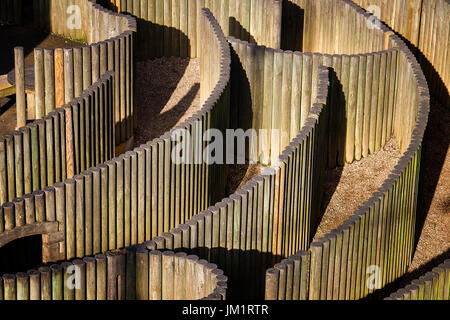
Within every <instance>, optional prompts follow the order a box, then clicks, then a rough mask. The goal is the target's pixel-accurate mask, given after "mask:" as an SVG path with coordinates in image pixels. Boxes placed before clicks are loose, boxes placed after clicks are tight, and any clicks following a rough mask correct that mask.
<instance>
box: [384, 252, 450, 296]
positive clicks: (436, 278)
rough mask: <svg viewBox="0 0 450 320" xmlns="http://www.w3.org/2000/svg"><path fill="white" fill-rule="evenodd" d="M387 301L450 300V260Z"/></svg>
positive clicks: (395, 293) (400, 290)
mask: <svg viewBox="0 0 450 320" xmlns="http://www.w3.org/2000/svg"><path fill="white" fill-rule="evenodd" d="M385 300H450V260H445V261H444V262H443V263H441V264H440V265H438V266H437V267H435V268H433V270H432V271H430V272H427V273H426V274H424V275H423V276H421V277H420V278H418V279H415V280H413V281H412V282H411V284H409V285H407V286H406V287H404V288H401V289H399V290H398V291H397V292H394V293H393V294H391V295H390V296H389V297H387V298H385Z"/></svg>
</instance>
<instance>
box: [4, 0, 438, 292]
mask: <svg viewBox="0 0 450 320" xmlns="http://www.w3.org/2000/svg"><path fill="white" fill-rule="evenodd" d="M88 2H89V3H90V2H91V1H88ZM101 3H102V4H104V5H105V6H106V5H107V6H108V7H109V8H110V9H113V10H117V11H119V12H124V13H126V12H128V13H131V14H133V15H134V16H135V17H136V18H137V30H138V32H137V35H136V38H137V39H140V41H136V42H135V43H134V45H135V46H136V47H137V51H135V52H134V53H133V51H131V50H130V51H129V52H130V53H129V56H128V55H127V54H126V55H125V56H128V57H129V58H130V60H128V59H126V60H125V62H126V63H125V69H126V68H127V66H129V69H127V70H133V66H132V60H133V56H134V55H136V56H140V58H148V57H153V56H161V55H169V56H170V55H180V56H191V57H196V56H199V57H200V61H201V75H200V76H201V100H202V103H203V106H202V109H201V110H200V111H199V112H197V113H196V114H195V115H194V116H192V117H191V118H189V119H188V120H187V121H185V122H183V123H182V124H181V125H179V126H177V127H175V128H173V129H172V130H171V131H170V132H167V133H165V134H164V135H163V136H162V137H160V138H157V139H155V140H153V141H150V142H148V143H146V144H144V145H142V146H141V147H139V148H136V149H134V150H133V151H130V152H127V153H126V154H124V155H121V156H119V157H117V158H114V159H112V160H109V161H106V162H105V163H102V164H100V165H97V166H95V167H91V168H90V167H87V166H85V167H82V166H81V160H80V166H79V167H76V168H77V171H76V173H75V174H76V175H75V176H74V177H71V178H70V179H67V180H64V179H61V181H63V180H64V182H62V183H57V184H55V185H54V186H53V187H48V188H46V192H44V193H43V194H42V193H40V194H41V195H40V196H39V195H38V194H37V193H36V194H32V195H31V196H23V197H22V198H20V196H21V195H14V196H15V197H19V198H18V199H15V200H14V203H12V204H11V203H6V204H4V205H3V206H2V211H0V213H1V214H0V225H1V223H2V221H6V220H7V219H8V221H9V222H8V226H10V227H11V226H12V230H14V226H15V224H12V221H14V223H15V221H16V220H17V219H16V217H21V216H22V214H21V211H20V210H21V209H20V208H21V207H20V204H18V203H25V207H27V206H26V203H27V202H26V201H28V207H29V208H31V205H32V204H33V205H34V207H33V210H35V211H36V212H39V216H43V212H45V213H46V212H47V209H48V208H49V212H50V213H51V212H53V211H52V208H54V212H55V216H56V217H55V218H56V221H57V222H58V228H59V231H60V232H61V233H62V234H63V240H61V241H59V242H57V243H56V244H55V245H54V246H53V248H55V250H57V252H59V253H60V254H61V256H62V257H64V259H73V258H79V259H81V258H83V257H85V256H92V255H95V254H100V253H102V252H107V251H109V250H115V249H120V248H124V247H130V246H133V245H137V244H141V243H144V242H145V241H149V240H151V241H150V242H147V243H146V244H145V247H146V248H147V249H144V250H142V248H141V249H139V250H138V251H136V253H135V256H136V260H135V263H136V265H138V266H142V267H143V269H139V268H138V269H136V268H134V267H133V265H132V264H131V266H129V265H128V263H126V267H125V273H126V274H127V276H128V272H130V275H129V276H130V277H137V279H140V280H138V281H137V282H130V284H131V285H130V286H131V288H129V291H125V294H123V293H120V294H119V293H115V295H114V296H112V297H113V298H118V297H120V298H124V297H127V298H129V299H133V298H139V299H147V298H149V299H160V298H162V299H178V298H180V299H181V298H203V297H206V296H208V295H209V294H211V293H213V296H210V298H225V297H226V296H227V297H231V298H250V299H257V298H263V297H264V295H265V297H266V298H267V299H280V300H284V299H295V300H297V299H299V300H306V299H359V298H363V297H367V296H368V295H370V294H371V293H372V292H373V291H374V290H375V288H374V287H371V286H368V285H367V284H368V282H367V280H368V276H367V270H369V269H371V268H378V269H377V270H379V272H380V277H379V283H377V285H376V286H375V287H379V286H381V287H382V286H384V285H386V284H389V283H390V282H392V281H394V280H395V279H397V278H399V277H400V276H401V275H403V274H404V273H405V272H406V269H407V267H408V265H409V264H410V262H411V257H412V253H413V252H412V250H413V248H414V236H415V217H416V205H417V197H418V194H417V192H418V179H419V173H420V162H421V147H422V138H423V134H424V130H425V128H426V125H427V119H428V112H429V100H430V96H429V92H428V88H427V85H426V81H425V77H424V75H423V73H422V70H421V69H420V66H419V64H418V63H417V61H416V58H415V57H414V56H413V54H412V53H411V51H410V50H409V49H408V47H407V46H406V44H405V42H404V41H403V40H401V39H400V38H399V37H398V36H397V35H395V34H394V33H393V32H392V31H391V30H390V29H389V28H387V27H386V26H385V25H383V24H382V23H381V22H380V21H378V20H376V19H374V18H373V17H372V16H371V15H370V14H368V13H366V12H364V11H363V10H362V9H361V8H359V7H358V6H356V5H355V4H354V3H352V2H350V1H347V0H341V1H331V0H315V1H313V0H301V1H297V0H295V1H284V2H281V1H269V0H267V1H250V0H240V1H236V2H232V1H225V0H224V1H203V0H201V1H197V2H196V1H189V2H187V1H183V0H180V1H179V0H175V1H174V0H165V1H162V0H161V1H158V0H155V1H152V0H147V1H145V0H144V1H137V0H135V1H120V2H119V1H107V2H106V1H102V2H101ZM174 4H175V5H174ZM192 4H194V5H192ZM88 5H89V4H88ZM203 6H205V7H209V8H211V10H208V9H201V10H200V8H201V7H203ZM271 6H272V7H271ZM93 8H94V9H95V10H98V12H104V11H106V10H101V9H99V8H100V7H99V6H97V5H93ZM145 8H147V9H148V10H147V11H146V10H143V9H145ZM168 8H170V9H171V10H168ZM267 8H273V9H274V10H273V11H272V12H270V10H267ZM194 9H195V10H194ZM288 9H291V10H288ZM278 10H279V11H278ZM325 12H332V13H333V15H335V16H336V17H337V19H336V20H333V19H323V18H322V17H323V16H324V13H325ZM187 13H189V14H192V16H191V15H188V17H194V18H193V19H189V18H188V19H187V30H186V29H185V27H186V15H187ZM263 13H264V15H263ZM269 13H271V15H269ZM302 15H303V19H304V20H303V21H301V23H300V22H298V21H297V22H296V21H295V19H297V18H299V17H302ZM88 16H89V18H90V21H99V20H95V19H96V18H95V15H94V16H92V15H88ZM118 16H121V14H119V15H118ZM259 17H261V19H259ZM280 17H283V18H286V19H280ZM255 18H257V19H255ZM92 19H94V20H92ZM158 19H160V20H158ZM161 19H162V20H161ZM102 21H104V20H102ZM127 21H131V18H130V17H128V18H127ZM169 21H170V23H169ZM178 21H179V24H178ZM283 21H284V22H283ZM147 22H150V23H149V24H148V23H147ZM190 22H195V24H194V23H193V25H195V26H196V27H195V29H193V28H191V27H190V24H189V23H190ZM227 22H228V23H227ZM258 22H259V23H258ZM153 23H156V25H153ZM369 23H370V24H369ZM372 24H375V25H377V26H379V27H378V28H371V27H369V26H371V25H372ZM94 26H96V25H95V24H94ZM300 26H303V28H304V32H303V29H302V30H301V32H303V33H302V37H299V36H298V31H299V30H298V29H296V28H299V27H300ZM237 27H238V28H237ZM266 27H267V28H266ZM236 28H237V29H236ZM239 28H241V29H239ZM100 30H101V29H100ZM103 30H105V29H103ZM193 30H195V32H194V31H193ZM199 30H201V31H202V32H200V33H199V32H198V31H199ZM222 30H225V32H224V31H222ZM236 30H239V32H238V33H236V32H237V31H236ZM244 30H246V31H247V33H246V32H244ZM277 30H279V31H277ZM180 31H181V32H182V33H184V34H185V35H187V38H188V40H187V41H188V43H191V44H192V43H193V41H194V39H197V42H196V43H197V45H196V47H195V48H196V50H194V51H186V50H185V49H183V50H181V49H180V48H186V46H185V40H186V39H185V38H184V37H183V36H182V35H181V33H180ZM125 32H128V31H125ZM186 32H187V33H186ZM190 32H193V33H190ZM225 34H227V35H231V36H230V37H228V39H227V38H225ZM91 35H92V33H91ZM130 37H131V34H130ZM94 39H96V40H99V39H98V38H96V36H95V37H94ZM130 39H131V38H130ZM168 39H170V41H169V40H168ZM238 39H240V40H238ZM358 39H359V40H358ZM227 40H228V41H227ZM131 42H132V40H131V41H130V43H131ZM183 43H184V44H183ZM200 43H201V44H202V45H199V44H200ZM156 44H159V47H158V45H156ZM94 46H95V45H94ZM131 47H132V46H130V48H131ZM106 48H108V46H106ZM155 48H158V50H159V53H155ZM299 48H302V49H303V51H319V52H322V53H320V54H319V53H308V52H299V51H291V50H298V49H299ZM191 49H192V47H191ZM289 49H291V50H289ZM100 52H101V47H100ZM113 52H114V54H116V53H117V51H116V50H114V51H113ZM138 52H140V53H138ZM189 52H191V53H190V54H189ZM107 56H108V57H109V55H107ZM73 59H74V60H73V61H75V51H74V55H73ZM83 61H84V60H83ZM100 61H101V60H100ZM107 61H108V62H109V61H110V60H107ZM114 61H116V60H114ZM77 65H78V64H77ZM107 65H109V64H107ZM119 65H120V66H121V67H120V70H122V69H123V67H122V66H123V64H119ZM114 66H116V65H114ZM69 69H70V68H69ZM107 70H109V68H104V71H107ZM120 70H119V75H118V76H117V71H116V70H114V71H116V72H115V75H114V77H116V79H117V77H118V78H120V79H123V78H122V76H121V75H120V72H121V71H120ZM126 74H127V75H130V74H129V73H128V71H126ZM69 79H71V78H69ZM83 79H84V77H83ZM129 79H132V76H130V78H129ZM74 82H75V80H74ZM69 83H70V81H69ZM118 88H119V91H121V90H123V87H122V85H120V86H119V87H117V80H116V82H115V86H114V89H115V90H117V89H118ZM125 88H126V90H130V91H126V92H128V93H130V95H131V96H132V95H133V89H132V84H131V85H130V86H128V87H127V86H125ZM112 92H114V90H113V91H112ZM121 92H123V91H121ZM114 97H117V91H115V95H114ZM120 97H122V96H120ZM127 97H129V95H127ZM130 99H131V98H130ZM113 100H114V104H115V106H116V107H115V110H116V113H117V112H118V111H117V110H118V109H119V107H118V106H120V108H122V104H121V103H118V100H117V98H115V99H113ZM130 101H131V100H130ZM124 105H125V106H128V104H127V103H125V104H124ZM120 110H121V109H120ZM131 110H132V109H131ZM80 119H82V118H80ZM115 120H116V121H117V117H116V118H115ZM127 128H129V127H127ZM229 128H232V129H243V130H247V129H254V130H256V132H257V133H256V134H255V135H254V134H253V133H250V151H249V152H248V155H247V159H248V160H250V161H252V162H256V163H258V162H259V163H261V164H264V165H270V167H268V168H265V169H264V170H263V172H262V174H261V175H259V176H257V177H255V178H253V179H252V180H251V181H249V182H248V183H247V184H245V186H243V187H242V188H240V189H239V190H238V191H236V192H235V193H234V194H233V195H231V196H229V197H227V198H225V199H223V196H224V192H225V183H226V178H227V168H226V165H222V164H211V163H209V162H207V161H204V159H202V156H203V154H202V151H203V150H204V147H205V146H206V145H207V144H206V142H205V141H204V140H203V138H204V137H205V133H206V132H207V131H208V129H218V130H219V131H220V132H221V133H222V134H223V135H225V131H226V129H229ZM274 129H275V130H274ZM264 130H266V132H267V131H268V130H270V132H276V130H279V134H278V135H277V134H270V135H267V134H266V135H265V134H264ZM77 131H78V130H77ZM116 133H117V128H116ZM121 137H122V136H121ZM393 137H394V138H395V139H396V140H397V141H398V143H399V145H400V151H401V152H402V157H401V159H400V160H399V162H398V164H397V166H396V167H395V169H394V170H393V171H392V172H391V174H390V176H389V178H388V179H387V180H386V181H385V182H384V183H383V185H381V186H380V187H379V189H378V191H377V192H376V193H375V194H373V196H372V197H371V198H370V200H369V201H367V202H366V203H364V204H363V205H362V206H361V208H360V209H359V210H358V211H357V212H355V213H354V214H353V215H352V216H351V217H350V218H349V219H348V220H347V221H346V222H345V223H343V224H342V225H341V226H340V227H339V228H337V229H336V230H334V231H332V232H331V233H330V234H329V235H327V236H326V237H324V238H323V239H320V240H319V241H317V242H314V243H312V244H311V239H312V238H313V234H312V230H314V228H315V226H317V224H318V222H319V219H320V211H319V210H320V203H321V198H322V193H323V192H322V191H323V180H324V174H325V170H326V169H327V167H331V168H333V167H335V166H337V165H343V164H344V163H346V162H347V163H352V162H353V161H355V160H360V159H361V158H363V157H366V156H367V155H369V154H372V153H374V152H376V151H378V150H380V149H381V148H382V147H383V146H384V144H385V143H386V142H387V141H389V139H390V138H393ZM207 138H210V137H209V136H207ZM207 141H211V140H207ZM255 141H258V142H255ZM116 142H117V140H116ZM180 144H181V146H184V147H185V148H184V149H185V150H186V149H187V150H191V151H192V152H188V153H187V154H188V161H187V162H185V163H177V162H174V161H173V159H172V157H171V156H172V155H173V153H174V152H177V151H179V149H178V148H179V147H180ZM96 145H97V144H96ZM0 146H1V144H0ZM9 148H11V147H9ZM0 151H1V149H0ZM225 151H226V150H225ZM0 160H1V159H0ZM4 163H5V165H6V167H8V166H9V167H11V168H12V164H13V163H14V162H12V161H11V160H6V161H5V162H4ZM0 164H1V162H0ZM78 169H80V170H78ZM83 169H86V171H82V170H83ZM10 170H13V169H10ZM0 172H1V171H0ZM6 172H8V168H7V169H6ZM7 181H9V180H7ZM54 182H56V181H54ZM7 183H9V182H5V184H4V185H7ZM49 185H50V184H49ZM0 186H1V185H0ZM39 187H40V188H42V187H43V186H41V185H40V186H39ZM0 190H2V189H1V188H0ZM8 192H9V191H8ZM8 197H9V193H8ZM26 199H28V200H26ZM8 201H10V200H9V199H8ZM37 203H38V204H37ZM16 204H17V205H16ZM36 204H37V205H36ZM16 207H17V208H18V209H17V210H18V211H16ZM24 211H25V212H26V211H27V210H26V209H25V210H24ZM5 212H6V214H5ZM16 212H17V213H18V214H16ZM29 212H32V211H29ZM50 216H51V215H50ZM25 217H27V214H25ZM30 217H31V214H30ZM18 220H20V218H18ZM41 220H42V219H41ZM43 221H47V220H43ZM52 221H55V219H54V220H52ZM3 224H4V225H5V222H3ZM1 236H2V234H0V239H1ZM0 243H1V242H0ZM149 250H150V251H152V252H149ZM155 250H156V251H155ZM166 250H168V251H177V252H178V251H182V252H185V253H186V254H190V253H192V254H194V255H197V256H198V257H199V258H200V259H204V260H205V262H206V261H209V262H210V263H214V264H217V265H218V266H219V268H221V269H222V270H224V272H225V274H226V275H227V277H228V278H227V279H229V282H228V283H227V284H226V285H224V284H221V285H217V286H218V287H220V288H219V289H218V291H217V290H216V289H217V288H215V287H214V286H215V284H214V280H211V279H210V280H211V281H212V283H210V284H209V285H206V287H205V286H202V287H200V284H199V283H200V282H201V280H199V279H200V278H199V277H202V273H201V272H203V271H204V269H202V270H203V271H199V270H200V269H201V268H203V267H200V269H197V267H195V271H192V270H193V269H192V268H194V267H192V265H191V271H189V272H194V273H192V275H193V276H192V277H190V278H193V279H194V281H195V279H197V280H198V281H196V282H199V283H197V285H199V287H195V284H194V287H192V290H193V291H186V288H187V287H186V286H188V283H186V282H184V284H183V281H179V285H180V287H176V288H175V289H174V290H173V291H172V289H170V290H169V291H166V290H165V289H164V288H163V287H164V284H162V287H158V285H156V287H152V283H154V282H152V281H150V280H149V279H150V277H160V275H159V274H148V273H147V272H145V270H146V265H147V264H151V263H157V265H158V266H159V265H160V263H164V259H169V260H170V259H172V258H173V255H172V253H170V252H169V253H165V251H166ZM131 251H133V250H131ZM131 255H132V254H131ZM174 259H175V258H174ZM188 260H190V261H194V260H196V258H193V259H188ZM155 261H156V262H155ZM186 261H187V260H186ZM280 261H281V262H280ZM138 262H139V263H138ZM205 262H203V261H202V263H199V265H201V266H204V265H205ZM131 263H132V262H131ZM168 263H171V262H168ZM189 263H191V262H189ZM189 263H188V262H186V264H189ZM272 267H274V268H272ZM121 268H123V264H122V265H121ZM156 269H157V270H159V269H158V268H156ZM213 269H214V268H213ZM121 270H123V269H121ZM127 270H128V271H127ZM133 270H136V272H135V273H133V272H134V271H133ZM142 271H143V272H142ZM174 272H175V271H174ZM219 273H220V272H219ZM174 274H175V275H176V272H175V273H172V272H170V274H169V275H168V276H167V278H166V280H165V281H163V283H164V282H165V283H166V284H167V283H168V285H169V287H170V288H172V285H171V284H170V283H172V281H173V279H174V278H173V277H175V275H174ZM220 276H222V274H220ZM161 277H163V276H162V275H161ZM12 278H13V277H11V276H10V275H8V276H7V277H6V280H5V279H4V278H3V287H4V288H5V283H8V281H9V282H11V283H12V282H13V280H11V279H12ZM16 278H17V277H16ZM16 278H14V279H16ZM20 278H23V277H20ZM163 279H164V278H163ZM225 280H226V278H223V277H221V278H219V281H218V282H224V281H225ZM14 281H15V280H14ZM0 283H1V281H0ZM177 284H178V282H177ZM183 285H184V289H183ZM191 285H192V283H191ZM9 286H10V287H11V286H12V284H9ZM58 288H59V287H58ZM225 289H227V290H226V292H224V291H225ZM64 290H65V289H64V288H63V291H64ZM126 290H127V289H126ZM202 290H203V291H202ZM127 292H131V293H130V295H128V294H127ZM12 296H13V295H12V294H8V296H6V295H4V296H3V297H4V298H11V297H12ZM59 296H61V294H59ZM63 296H64V295H63ZM93 296H94V295H93V294H91V297H93ZM0 297H1V296H0ZM103 297H104V296H102V298H103Z"/></svg>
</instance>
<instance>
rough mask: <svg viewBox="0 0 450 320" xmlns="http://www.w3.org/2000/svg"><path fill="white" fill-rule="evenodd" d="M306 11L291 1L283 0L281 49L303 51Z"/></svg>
mask: <svg viewBox="0 0 450 320" xmlns="http://www.w3.org/2000/svg"><path fill="white" fill-rule="evenodd" d="M304 23H305V10H304V9H302V8H300V7H299V6H298V5H296V4H295V3H293V2H291V1H289V0H283V17H282V23H281V35H282V37H281V49H282V50H291V51H303V32H304Z"/></svg>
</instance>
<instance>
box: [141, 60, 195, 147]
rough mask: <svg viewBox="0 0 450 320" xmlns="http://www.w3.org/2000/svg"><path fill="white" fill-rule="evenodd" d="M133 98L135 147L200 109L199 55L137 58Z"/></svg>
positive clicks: (168, 129)
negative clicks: (140, 59)
mask: <svg viewBox="0 0 450 320" xmlns="http://www.w3.org/2000/svg"><path fill="white" fill-rule="evenodd" d="M136 98H137V106H136V108H137V113H138V119H139V122H138V127H137V129H136V130H135V136H134V144H135V147H137V146H140V145H142V144H144V143H146V142H148V141H151V140H153V139H155V138H158V137H160V136H162V135H163V134H164V133H165V132H167V131H170V130H171V129H172V128H173V127H175V126H176V125H178V124H180V123H182V122H183V121H184V120H186V119H188V118H189V117H190V116H192V115H193V114H195V113H196V112H197V111H198V110H200V108H201V105H200V61H199V59H192V60H190V59H182V58H173V57H172V58H160V59H155V60H148V61H143V62H138V63H137V64H136Z"/></svg>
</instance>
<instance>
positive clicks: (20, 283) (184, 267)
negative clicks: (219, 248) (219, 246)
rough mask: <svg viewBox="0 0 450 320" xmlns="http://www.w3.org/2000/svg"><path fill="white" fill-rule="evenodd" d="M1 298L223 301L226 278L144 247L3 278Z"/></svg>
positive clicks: (194, 260) (204, 265) (196, 262)
mask: <svg viewBox="0 0 450 320" xmlns="http://www.w3.org/2000/svg"><path fill="white" fill-rule="evenodd" d="M1 279H2V281H0V300H125V299H138V300H149V299H150V300H172V299H177V300H187V298H189V300H199V299H204V300H222V299H225V297H226V291H227V277H226V276H224V275H223V271H222V270H220V269H217V266H216V265H214V264H211V263H208V262H207V261H205V260H200V259H199V258H198V257H197V256H195V255H189V256H188V255H186V254H185V253H181V252H180V253H174V252H171V251H165V252H164V253H162V252H160V251H157V250H154V251H150V250H148V249H146V248H145V247H144V246H141V247H137V248H136V247H129V248H125V249H123V250H120V251H108V252H106V253H105V254H97V255H95V256H92V257H85V258H83V259H75V260H72V261H67V262H62V263H58V264H51V265H49V266H43V267H40V268H39V269H37V270H34V269H33V270H29V271H28V272H26V273H25V272H19V273H17V274H4V275H3V276H2V277H1Z"/></svg>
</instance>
